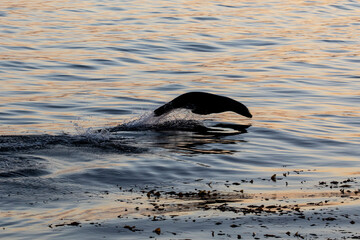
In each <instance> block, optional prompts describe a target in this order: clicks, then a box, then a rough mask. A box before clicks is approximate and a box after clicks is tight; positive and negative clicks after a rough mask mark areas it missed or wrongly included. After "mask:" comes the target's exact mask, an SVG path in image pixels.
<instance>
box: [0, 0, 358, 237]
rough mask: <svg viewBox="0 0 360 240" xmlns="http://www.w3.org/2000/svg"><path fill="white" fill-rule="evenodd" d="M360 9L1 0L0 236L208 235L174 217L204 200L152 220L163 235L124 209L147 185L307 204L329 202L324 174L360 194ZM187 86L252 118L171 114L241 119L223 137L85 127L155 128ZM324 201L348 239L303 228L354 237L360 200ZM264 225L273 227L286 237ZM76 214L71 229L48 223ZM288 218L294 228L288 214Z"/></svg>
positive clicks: (311, 4)
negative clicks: (161, 110)
mask: <svg viewBox="0 0 360 240" xmlns="http://www.w3.org/2000/svg"><path fill="white" fill-rule="evenodd" d="M359 16H360V4H359V2H357V1H332V0H329V1H321V0H319V1H295V0H293V1H255V2H253V1H232V0H225V1H224V0H223V1H176V0H174V1H155V2H153V1H152V2H149V1H109V0H97V1H96V0H76V1H58V0H53V1H40V0H32V1H25V0H17V1H9V0H2V1H1V3H0V81H1V89H0V135H1V137H0V151H1V152H0V210H1V212H0V237H1V238H9V239H26V238H29V239H34V238H36V239H48V238H52V239H64V238H65V237H66V238H68V239H69V238H77V239H79V238H84V239H85V238H86V239H91V238H92V237H93V238H94V239H98V238H100V237H106V238H117V239H118V238H121V237H124V238H127V239H131V238H138V239H139V238H145V239H147V238H149V236H151V235H154V236H156V237H160V238H164V239H168V238H171V237H173V238H176V239H178V238H182V237H188V238H195V239H200V238H203V239H208V238H209V237H211V230H212V229H213V228H214V227H215V226H216V225H214V224H212V225H211V226H207V225H206V221H205V220H204V222H202V223H199V224H201V226H202V227H203V228H202V231H200V230H199V229H200V228H199V227H198V226H196V225H191V224H188V223H187V221H185V220H184V219H186V218H187V217H189V216H197V217H200V215H202V214H204V213H203V212H202V211H201V210H198V209H190V210H188V211H185V212H183V211H180V210H179V209H175V210H174V211H173V213H176V214H178V215H181V216H180V217H179V222H177V223H176V224H174V223H173V222H166V221H164V222H162V224H165V222H166V224H167V225H166V224H165V225H164V226H163V227H162V229H164V228H165V229H166V228H167V229H172V230H168V231H167V232H166V231H165V232H162V233H161V234H160V235H159V236H157V235H156V234H155V233H153V232H152V230H153V229H155V228H156V227H158V226H160V225H151V224H153V223H156V222H152V221H150V220H147V218H146V217H144V216H150V218H152V217H153V216H152V214H153V213H151V212H150V213H149V212H146V211H145V212H142V213H136V211H135V213H134V212H131V211H127V209H126V211H125V210H124V205H122V204H125V203H126V204H128V205H126V208H132V207H131V206H139V205H143V206H146V205H149V204H150V203H149V200H148V199H147V198H146V197H145V198H141V196H142V195H141V191H142V190H144V189H145V190H144V191H149V190H151V189H153V188H156V189H157V190H158V191H162V192H165V191H170V190H174V189H175V190H176V191H182V192H185V191H197V190H198V189H204V190H214V189H216V190H217V191H220V192H225V193H227V192H234V191H240V189H241V190H244V191H245V192H247V193H249V194H253V195H252V196H254V199H256V198H258V197H259V196H260V195H261V194H265V195H266V194H268V195H269V196H274V194H275V195H276V194H279V195H282V194H285V193H288V194H289V193H293V194H294V195H292V194H290V195H286V196H285V195H284V196H285V197H284V198H287V199H293V200H294V201H297V202H301V201H305V203H306V200H301V199H308V201H314V202H315V201H320V200H319V199H321V201H323V199H322V198H321V197H320V195H321V193H324V194H325V195H326V196H328V197H329V198H330V196H332V195H331V194H332V193H331V191H335V190H333V189H330V188H326V189H323V188H319V187H318V186H319V185H321V184H319V183H320V182H330V181H338V182H341V181H344V180H346V179H350V180H351V181H352V184H351V187H350V190H349V191H351V192H353V191H354V190H356V189H359V188H360V184H359V183H358V182H357V179H358V178H359V177H360V157H359V156H360V131H359V130H360V107H359V103H360V38H359V36H360V17H359ZM189 91H205V92H211V93H215V94H220V95H225V96H228V97H232V98H234V99H236V100H238V101H241V102H242V103H244V104H245V105H246V106H248V107H249V109H250V111H251V113H252V114H253V116H254V117H253V118H252V119H250V120H249V119H246V118H244V117H242V116H239V115H237V114H235V113H231V112H226V113H222V114H216V115H215V114H214V115H209V116H196V115H193V114H190V113H188V112H186V111H180V112H175V113H174V114H172V115H171V116H168V117H167V119H164V121H165V120H166V121H170V122H173V123H176V122H177V121H178V120H180V121H184V122H185V123H186V122H187V121H189V122H190V121H194V120H195V121H197V122H198V123H199V124H204V125H206V126H208V125H209V126H213V125H215V124H217V123H231V124H241V125H251V126H250V127H248V128H247V132H246V133H239V132H236V131H231V130H226V131H224V132H223V134H215V133H209V134H200V133H196V132H191V131H190V132H189V131H180V129H177V125H176V124H175V126H174V127H173V129H171V130H169V131H158V130H152V129H143V128H142V129H141V128H139V129H138V130H139V131H130V130H129V131H120V132H116V133H106V132H103V133H94V132H93V130H94V129H95V130H96V129H103V128H107V127H113V126H117V125H119V124H125V125H126V126H129V125H131V126H133V125H134V124H135V126H140V127H141V126H143V125H144V124H145V125H146V124H147V125H149V124H150V125H153V126H155V125H156V124H157V122H156V121H155V120H154V119H153V118H152V117H151V116H150V112H151V111H152V110H154V109H155V108H157V107H158V106H160V105H161V104H163V103H165V102H167V101H169V100H171V99H173V98H174V97H176V96H178V95H180V94H182V93H185V92H189ZM132 130H133V129H132ZM14 135H15V136H14ZM285 173H286V174H285ZM273 174H277V177H278V180H277V181H276V182H274V181H271V180H270V177H271V176H272V175H273ZM284 174H285V175H284ZM242 180H243V182H242V183H241V184H240V185H238V184H232V183H237V182H241V181H242ZM251 180H253V182H252V183H249V181H251ZM229 185H231V186H229ZM124 189H126V191H125V190H124ZM301 192H309V193H311V194H312V195H306V196H305V195H303V196H300V195H299V193H301ZM336 192H339V189H336ZM259 194H260V195H259ZM297 194H298V195H297ZM137 197H139V198H138V199H140V200H135V199H137ZM322 197H323V196H322ZM274 199H276V197H275V198H274ZM352 200H354V199H353V198H352ZM136 201H138V202H136ZM169 201H170V200H169ZM254 201H255V200H254ZM250 202H251V201H250ZM330 202H333V205H339V206H338V207H340V210H341V211H342V212H340V213H337V215H338V216H340V215H341V216H344V215H346V214H348V215H347V216H348V217H347V218H346V219H345V218H344V222H342V220H341V219H340V220H339V221H340V222H337V223H336V224H338V225H337V226H342V227H343V229H345V230H347V231H348V232H350V233H349V235H336V234H343V233H341V232H339V231H337V230H329V229H328V230H327V231H323V230H321V229H322V228H320V227H319V229H315V228H312V229H315V230H312V231H313V232H316V233H317V234H318V235H319V236H320V238H325V237H332V236H338V237H341V236H346V237H351V236H352V235H351V234H356V230H355V229H358V227H359V225H358V224H359V222H360V210H359V207H358V205H359V201H356V200H354V202H352V203H349V202H351V201H350V200H349V201H343V202H342V203H341V200H339V196H337V195H336V196H333V198H330ZM132 204H135V205H132ZM136 204H137V205H136ZM199 211H200V212H199ZM125 212H127V213H125ZM140 212H141V211H140ZM179 212H181V214H180V213H179ZM344 212H348V213H346V214H345V213H344ZM349 213H350V214H349ZM124 214H125V215H126V214H128V215H129V216H128V219H127V220H119V218H118V216H119V215H124ZM170 215H171V214H170ZM349 216H350V217H349ZM227 217H229V215H228V214H226V213H224V214H223V215H222V214H221V213H219V211H214V215H212V216H210V217H209V216H207V218H208V219H210V220H213V221H217V219H222V220H224V219H226V218H227ZM347 219H349V220H347ZM351 219H352V220H353V221H354V223H355V224H354V223H351V224H349V221H350V220H351ZM273 220H274V219H273ZM275 220H276V221H280V222H281V223H282V224H285V222H289V221H288V220H286V219H282V218H279V219H275ZM275 220H274V222H273V223H275V225H274V228H273V229H277V230H276V233H278V234H279V235H280V236H282V237H286V235H284V233H285V232H286V231H283V230H282V229H281V227H280V228H279V226H281V224H280V225H279V224H277V222H276V221H275ZM74 221H75V222H80V223H81V226H82V228H80V227H79V226H58V227H55V228H54V227H49V225H50V226H54V225H56V224H60V225H61V224H63V223H69V222H74ZM121 221H124V222H121ZM131 221H132V222H131ZM224 221H225V220H224ZM244 221H245V220H244ZM291 221H292V220H291ZM94 222H96V224H94ZM97 224H98V225H97ZM99 224H100V225H101V226H102V227H100V225H99ZM269 224H270V223H269ZM308 224H309V223H308ZM123 225H131V226H133V225H136V226H139V228H141V226H142V228H143V230H142V231H134V232H132V231H129V230H128V229H124V228H123ZM285 225H286V224H285ZM146 226H147V227H146ZM286 226H287V227H289V228H291V229H292V233H295V232H297V231H299V230H298V229H297V227H298V223H294V224H293V225H291V224H290V225H286ZM254 227H255V230H256V231H262V234H263V235H259V237H260V238H261V237H263V236H265V235H264V234H266V233H269V234H270V233H272V232H271V230H268V232H266V231H265V230H264V229H263V228H261V227H258V228H256V226H251V224H250V225H248V226H247V227H245V228H242V229H241V230H239V231H240V232H242V234H243V236H249V237H251V234H252V233H253V232H255V230H252V228H254ZM276 227H277V228H276ZM191 228H193V229H192V235H187V234H188V233H186V229H191ZM144 229H145V230H144ZM146 229H148V230H146ZM176 229H178V230H179V229H182V230H179V231H180V232H178V235H176V236H175V235H174V234H171V231H173V232H174V231H176ZM204 229H205V230H204ZM220 229H221V228H220ZM203 230H204V231H203ZM301 230H302V231H303V232H306V230H305V229H301ZM215 231H218V230H216V229H215ZM229 231H230V230H229ZM274 231H275V230H274ZM281 231H283V232H282V233H281ZM204 232H206V234H205V233H204ZM209 232H210V235H209ZM300 232H301V231H300ZM238 234H239V233H238ZM281 234H283V235H281ZM304 234H305V233H304ZM306 236H307V238H311V236H312V235H306ZM217 237H220V238H231V237H232V238H235V237H236V234H232V235H231V237H230V235H221V234H220V235H218V236H217ZM292 237H294V236H292ZM296 237H297V236H295V238H296ZM312 237H314V236H312Z"/></svg>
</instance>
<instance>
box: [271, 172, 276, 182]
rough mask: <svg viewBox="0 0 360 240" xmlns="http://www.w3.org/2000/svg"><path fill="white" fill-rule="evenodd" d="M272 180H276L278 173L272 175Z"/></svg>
mask: <svg viewBox="0 0 360 240" xmlns="http://www.w3.org/2000/svg"><path fill="white" fill-rule="evenodd" d="M271 181H273V182H276V174H274V175H272V176H271Z"/></svg>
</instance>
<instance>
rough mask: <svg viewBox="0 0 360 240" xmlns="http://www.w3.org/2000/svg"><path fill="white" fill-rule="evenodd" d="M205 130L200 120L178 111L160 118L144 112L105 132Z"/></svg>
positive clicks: (188, 112) (184, 111) (195, 116)
mask: <svg viewBox="0 0 360 240" xmlns="http://www.w3.org/2000/svg"><path fill="white" fill-rule="evenodd" d="M203 128H206V127H205V126H204V124H203V122H202V119H201V118H199V117H198V116H197V115H195V114H193V113H191V112H190V111H189V110H186V109H179V110H175V111H172V112H170V113H167V114H164V115H162V116H160V117H155V115H154V113H153V112H145V113H143V114H142V115H140V116H139V117H135V118H132V119H130V120H128V121H125V122H124V123H122V124H120V125H118V126H116V127H113V128H110V129H106V130H107V132H117V131H143V130H188V131H191V130H199V129H203Z"/></svg>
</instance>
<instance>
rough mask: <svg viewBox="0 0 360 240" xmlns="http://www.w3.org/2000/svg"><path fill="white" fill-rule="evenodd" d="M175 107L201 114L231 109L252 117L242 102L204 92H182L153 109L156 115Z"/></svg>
mask: <svg viewBox="0 0 360 240" xmlns="http://www.w3.org/2000/svg"><path fill="white" fill-rule="evenodd" d="M177 108H186V109H190V110H191V111H192V112H193V113H196V114H201V115H207V114H212V113H221V112H226V111H232V112H235V113H238V114H240V115H242V116H245V117H248V118H252V115H251V113H250V111H249V109H248V108H247V107H246V106H245V105H244V104H242V103H240V102H238V101H236V100H234V99H231V98H229V97H224V96H220V95H216V94H211V93H206V92H189V93H184V94H182V95H180V96H178V97H176V98H175V99H173V100H172V101H170V102H168V103H166V104H164V105H163V106H161V107H159V108H157V109H155V110H154V114H155V116H157V117H158V116H161V115H163V114H166V113H168V112H170V111H172V110H174V109H177Z"/></svg>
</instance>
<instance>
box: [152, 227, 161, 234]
mask: <svg viewBox="0 0 360 240" xmlns="http://www.w3.org/2000/svg"><path fill="white" fill-rule="evenodd" d="M153 232H154V233H156V234H157V235H160V233H161V229H160V228H156V229H155V230H154V231H153Z"/></svg>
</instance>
